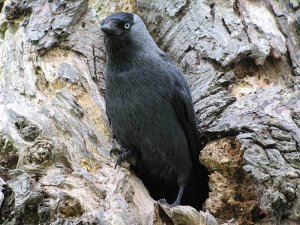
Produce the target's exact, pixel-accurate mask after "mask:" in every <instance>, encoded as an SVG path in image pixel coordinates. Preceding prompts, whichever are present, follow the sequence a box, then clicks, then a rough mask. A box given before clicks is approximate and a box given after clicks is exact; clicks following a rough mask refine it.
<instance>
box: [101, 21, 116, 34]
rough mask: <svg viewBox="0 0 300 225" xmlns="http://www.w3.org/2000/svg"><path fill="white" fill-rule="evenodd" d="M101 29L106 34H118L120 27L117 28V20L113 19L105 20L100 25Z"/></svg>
mask: <svg viewBox="0 0 300 225" xmlns="http://www.w3.org/2000/svg"><path fill="white" fill-rule="evenodd" d="M100 28H101V30H102V31H103V32H104V33H106V34H113V35H117V34H118V29H117V28H116V22H115V21H113V20H104V21H103V22H102V23H101V26H100Z"/></svg>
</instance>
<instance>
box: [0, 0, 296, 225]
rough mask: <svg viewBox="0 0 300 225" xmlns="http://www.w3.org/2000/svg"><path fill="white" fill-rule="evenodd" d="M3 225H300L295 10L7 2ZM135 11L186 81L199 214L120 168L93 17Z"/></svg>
mask: <svg viewBox="0 0 300 225" xmlns="http://www.w3.org/2000/svg"><path fill="white" fill-rule="evenodd" d="M0 9H1V15H0V224H118V225H119V224H120V225H121V224H149V225H150V224H156V225H158V224H218V223H219V224H222V223H226V224H298V223H299V222H300V196H299V193H300V186H299V184H300V152H299V150H300V128H299V127H300V94H299V87H300V83H299V81H300V79H299V77H300V45H299V40H300V39H299V30H300V3H299V1H296V0H289V1H284V0H279V1H269V0H260V1H253V0H239V1H238V0H236V1H234V0H229V1H221V0H209V1H202V0H175V1H174V0H166V1H158V0H138V1H134V0H132V1H131V0H122V1H108V0H104V1H95V0H90V1H87V0H73V1H68V0H64V1H58V0H55V1H47V0H38V1H21V0H18V1H17V0H6V1H1V0H0ZM114 11H133V12H135V13H137V14H139V15H140V16H141V17H142V18H143V20H144V22H145V23H146V25H147V27H148V29H149V31H150V32H151V34H152V35H153V37H154V38H155V39H156V41H157V43H158V45H159V46H160V47H161V48H162V49H163V50H165V51H166V52H167V53H168V54H169V55H170V57H171V58H172V59H173V60H174V61H175V62H176V63H177V64H178V66H179V67H180V68H181V69H182V71H183V72H184V74H185V75H186V78H187V79H188V82H189V84H190V87H191V90H192V95H193V99H194V106H195V110H196V113H197V116H198V119H199V130H200V133H201V136H202V139H203V141H204V143H205V147H204V149H203V150H202V152H201V155H200V157H199V158H200V161H201V162H202V163H203V164H204V165H205V166H206V167H207V168H208V169H209V171H210V173H211V174H210V183H209V185H210V189H211V192H210V194H209V198H208V199H207V201H206V203H205V205H204V207H203V211H206V212H203V211H201V212H197V211H196V210H195V209H193V208H191V207H188V206H179V207H175V208H169V207H167V206H164V205H161V204H158V203H156V202H155V201H154V200H153V199H152V198H151V197H150V195H149V193H148V191H147V188H146V187H145V186H144V185H143V183H142V181H141V180H140V179H139V178H138V177H137V176H136V175H135V174H134V173H133V172H132V171H131V170H130V167H129V164H126V163H125V165H124V166H123V167H117V168H116V169H115V168H114V167H115V159H116V156H111V155H110V154H109V152H110V149H112V148H113V147H114V146H115V144H116V143H115V142H114V140H113V135H112V132H111V130H110V128H109V125H108V121H107V118H106V115H105V102H104V91H105V77H104V73H103V70H104V69H103V68H104V65H105V51H104V47H103V40H102V38H103V37H102V33H101V30H100V28H99V21H101V20H102V19H103V18H105V17H106V16H107V15H109V14H110V13H112V12H114Z"/></svg>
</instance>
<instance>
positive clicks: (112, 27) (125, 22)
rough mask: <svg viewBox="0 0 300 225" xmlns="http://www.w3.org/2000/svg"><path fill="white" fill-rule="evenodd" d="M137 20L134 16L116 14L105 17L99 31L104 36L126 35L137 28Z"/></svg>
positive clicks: (130, 14) (121, 13) (124, 13)
mask: <svg viewBox="0 0 300 225" xmlns="http://www.w3.org/2000/svg"><path fill="white" fill-rule="evenodd" d="M137 23H138V18H137V16H136V15H135V14H132V13H126V12H118V13H114V14H112V15H110V16H108V17H106V18H105V19H104V20H103V21H102V23H101V30H102V31H103V32H104V33H105V35H108V36H111V37H120V36H123V35H126V34H127V35H128V34H129V33H130V32H131V29H132V28H133V27H134V26H135V27H136V26H137ZM133 29H134V28H133Z"/></svg>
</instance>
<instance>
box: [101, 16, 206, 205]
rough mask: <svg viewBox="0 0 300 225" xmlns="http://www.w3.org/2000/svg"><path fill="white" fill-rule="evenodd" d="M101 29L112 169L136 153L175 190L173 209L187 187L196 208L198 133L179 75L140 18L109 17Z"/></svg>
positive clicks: (202, 185) (201, 178) (200, 184)
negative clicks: (116, 152)
mask: <svg viewBox="0 0 300 225" xmlns="http://www.w3.org/2000/svg"><path fill="white" fill-rule="evenodd" d="M101 29H102V31H103V32H104V43H105V48H106V52H107V56H108V61H107V65H106V91H105V101H106V111H107V116H108V118H109V121H110V123H111V125H112V128H113V131H114V133H115V136H116V138H117V140H118V142H119V143H120V145H121V146H122V148H123V149H122V154H121V155H120V158H119V160H118V161H117V164H120V163H121V162H122V161H123V160H125V159H126V157H127V156H128V155H130V154H132V153H138V154H139V155H140V163H141V164H142V168H143V170H144V171H146V172H147V173H148V174H149V175H150V176H151V177H154V178H158V180H162V181H164V182H166V183H168V182H170V183H172V182H174V181H175V182H177V184H178V185H179V191H178V194H177V198H176V200H175V202H174V203H173V204H172V206H176V205H179V204H180V202H181V198H182V195H183V191H184V189H185V187H186V186H187V184H188V183H190V184H192V185H197V186H196V187H195V188H196V190H197V191H198V192H202V193H199V194H198V197H197V196H194V198H196V199H198V201H199V202H198V204H201V203H202V202H204V200H205V199H206V197H207V195H208V184H207V183H208V180H207V179H208V177H207V171H206V169H205V167H203V166H201V165H200V163H199V161H198V155H199V151H200V148H201V147H200V142H199V133H198V130H197V125H196V117H195V112H194V109H193V104H192V98H191V93H190V89H189V87H188V84H187V82H186V80H185V78H184V76H183V75H182V73H181V72H180V71H179V70H178V68H177V67H176V65H175V64H174V63H173V62H172V61H170V59H169V58H168V57H167V55H166V54H165V53H164V52H163V51H162V50H161V49H160V48H159V47H158V46H157V45H156V43H155V41H154V40H153V38H152V37H151V35H150V34H149V32H148V30H147V28H146V26H145V24H144V23H143V21H142V19H141V18H140V17H139V16H137V15H135V14H133V13H125V12H119V13H114V14H112V15H110V16H108V17H107V18H106V19H104V21H103V22H102V23H101ZM199 196H200V197H199ZM200 198H202V199H200Z"/></svg>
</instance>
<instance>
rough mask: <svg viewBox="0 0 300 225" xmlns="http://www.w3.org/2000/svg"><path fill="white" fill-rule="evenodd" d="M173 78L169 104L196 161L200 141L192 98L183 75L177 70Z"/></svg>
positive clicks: (192, 157)
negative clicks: (173, 86) (173, 82)
mask: <svg viewBox="0 0 300 225" xmlns="http://www.w3.org/2000/svg"><path fill="white" fill-rule="evenodd" d="M174 78H175V83H176V85H175V88H174V89H173V92H172V98H171V103H172V105H173V107H174V110H175V112H176V115H177V118H178V120H179V122H180V124H181V127H182V128H183V130H184V133H185V135H186V138H187V141H188V145H189V151H190V156H191V159H192V160H197V159H198V156H199V152H200V140H199V133H198V129H197V124H196V117H195V112H194V108H193V102H192V97H191V94H190V91H189V88H188V85H187V83H186V81H185V80H184V78H183V75H182V74H181V72H180V71H178V70H177V69H176V74H175V76H174Z"/></svg>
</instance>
